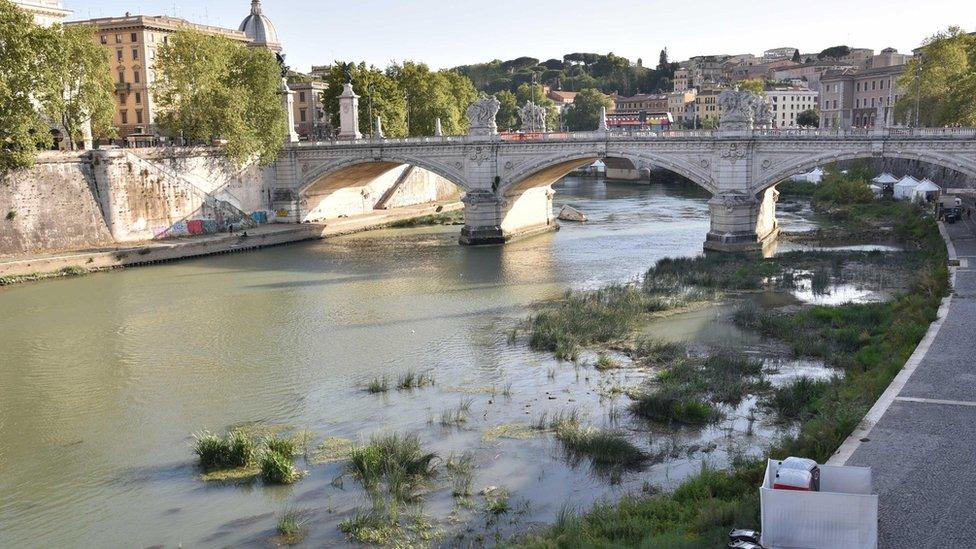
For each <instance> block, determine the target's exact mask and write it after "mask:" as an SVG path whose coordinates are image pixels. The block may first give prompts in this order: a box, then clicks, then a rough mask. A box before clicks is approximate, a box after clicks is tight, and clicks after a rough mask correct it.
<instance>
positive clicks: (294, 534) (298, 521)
mask: <svg viewBox="0 0 976 549" xmlns="http://www.w3.org/2000/svg"><path fill="white" fill-rule="evenodd" d="M307 525H308V518H307V512H305V511H301V510H297V509H291V508H286V509H285V510H284V512H282V513H281V515H279V516H278V523H277V525H276V526H275V529H276V530H277V532H278V536H280V540H281V541H282V542H283V543H284V544H285V545H297V544H299V543H301V542H302V541H303V540H304V539H305V536H306V535H307V533H308V530H307V528H306V527H307Z"/></svg>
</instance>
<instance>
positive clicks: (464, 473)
mask: <svg viewBox="0 0 976 549" xmlns="http://www.w3.org/2000/svg"><path fill="white" fill-rule="evenodd" d="M444 468H445V469H446V470H447V473H448V476H449V477H450V479H451V486H452V489H451V495H453V496H454V497H455V498H466V497H468V496H470V495H471V483H472V482H473V481H474V455H473V454H471V453H469V452H464V453H462V454H451V455H450V456H449V457H448V458H447V461H446V462H445V463H444Z"/></svg>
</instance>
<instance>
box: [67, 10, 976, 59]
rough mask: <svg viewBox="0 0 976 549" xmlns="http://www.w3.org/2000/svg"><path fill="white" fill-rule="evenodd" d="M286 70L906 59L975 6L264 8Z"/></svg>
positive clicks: (973, 19) (193, 16)
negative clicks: (727, 58) (693, 59)
mask: <svg viewBox="0 0 976 549" xmlns="http://www.w3.org/2000/svg"><path fill="white" fill-rule="evenodd" d="M63 2H64V4H65V7H66V8H68V9H72V10H74V12H75V13H74V16H73V17H72V19H88V18H90V17H104V16H112V15H122V14H123V13H124V12H125V11H131V12H133V13H137V14H145V15H159V14H167V15H173V14H174V13H175V14H176V15H178V16H179V17H183V18H186V19H189V20H191V21H193V22H198V23H207V24H211V25H220V26H224V27H233V28H237V26H238V25H239V24H240V22H241V20H242V19H243V18H244V17H245V16H246V15H247V14H248V12H249V11H250V0H205V1H192V2H191V1H188V0H125V1H119V0H63ZM263 5H264V11H265V13H266V14H267V15H268V16H269V17H271V19H272V21H274V23H275V25H276V26H277V28H278V33H279V34H280V35H281V40H282V42H283V43H284V47H285V53H286V54H287V56H288V62H289V64H290V65H292V66H293V67H294V68H296V69H299V70H307V69H308V68H309V67H310V66H311V65H312V64H316V65H318V64H327V63H331V62H332V61H334V60H336V59H341V60H346V61H349V60H357V61H358V60H365V61H367V62H370V63H374V64H379V65H385V64H386V63H387V62H389V61H391V60H403V59H411V60H418V61H424V62H426V63H428V64H429V65H431V66H432V67H435V68H441V67H452V66H456V65H461V64H467V63H473V62H480V61H489V60H491V59H496V58H498V59H511V58H515V57H519V56H523V55H527V56H531V57H538V58H540V59H542V60H545V59H549V58H551V57H562V55H564V54H566V53H571V52H577V51H579V52H594V53H607V52H611V51H612V52H614V53H616V54H617V55H623V56H625V57H629V58H630V59H632V60H636V59H637V58H639V57H640V58H643V59H644V61H645V64H647V65H653V64H656V63H657V56H658V53H659V52H660V50H661V49H662V48H664V47H667V48H668V51H669V52H670V54H671V58H672V60H682V59H686V58H688V57H690V56H693V55H701V54H711V53H729V54H736V53H755V54H760V53H762V51H763V50H765V49H769V48H774V47H780V46H792V47H797V48H800V50H801V51H803V52H804V53H808V52H817V51H820V50H822V49H824V48H826V47H829V46H834V45H838V44H847V45H850V46H856V47H866V48H873V49H875V50H876V51H877V50H881V49H882V48H885V47H888V46H892V47H895V48H897V49H898V50H899V51H902V52H908V51H910V50H911V49H912V48H914V47H916V46H918V45H919V43H920V42H921V41H922V40H923V39H924V38H925V37H926V36H929V35H931V34H932V33H934V32H936V31H937V30H939V29H942V28H945V27H947V26H949V25H960V26H962V27H964V28H966V29H968V30H974V29H976V0H883V1H881V2H866V1H856V0H819V1H798V0H747V1H736V0H691V1H674V0H672V1H669V2H663V1H658V0H615V1H613V2H605V1H594V0H588V1H584V0H558V1H557V0H476V1H469V0H454V1H447V0H410V1H402V0H401V1H395V0H352V1H350V0H342V1H340V0H265V1H264V2H263Z"/></svg>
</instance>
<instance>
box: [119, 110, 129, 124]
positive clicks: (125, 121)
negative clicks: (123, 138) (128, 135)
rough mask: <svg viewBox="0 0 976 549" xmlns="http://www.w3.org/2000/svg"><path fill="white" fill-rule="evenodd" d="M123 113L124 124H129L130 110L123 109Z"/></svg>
mask: <svg viewBox="0 0 976 549" xmlns="http://www.w3.org/2000/svg"><path fill="white" fill-rule="evenodd" d="M121 114H122V123H123V124H128V123H129V112H128V111H122V113H121Z"/></svg>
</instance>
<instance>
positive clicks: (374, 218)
mask: <svg viewBox="0 0 976 549" xmlns="http://www.w3.org/2000/svg"><path fill="white" fill-rule="evenodd" d="M463 207H464V206H463V204H462V203H460V202H450V203H437V204H421V205H417V206H404V207H402V208H396V209H392V210H377V211H375V212H371V213H368V214H363V215H357V216H352V217H344V218H340V219H330V220H328V221H323V222H320V223H306V224H290V223H287V224H278V223H272V224H269V225H261V226H258V227H253V228H250V229H247V237H244V236H243V235H241V234H240V233H233V234H227V233H220V234H213V235H200V236H185V237H178V238H167V239H165V240H153V241H149V242H134V243H131V244H129V245H125V246H118V247H111V248H98V249H90V250H76V251H69V252H61V253H46V254H37V255H30V256H13V257H0V277H7V276H9V277H13V276H26V275H32V274H45V273H56V272H58V271H60V270H61V269H64V268H68V267H82V268H84V269H86V270H100V269H112V268H117V267H127V266H134V265H145V264H149V263H157V262H162V261H172V260H176V259H183V258H187V257H198V256H202V255H213V254H222V253H232V252H241V251H246V250H252V249H256V248H263V247H267V246H276V245H279V244H287V243H291V242H300V241H303V240H314V239H319V238H326V237H330V236H339V235H344V234H350V233H355V232H360V231H366V230H369V229H374V228H379V227H382V226H384V225H389V224H390V223H394V222H396V221H400V220H405V219H413V218H416V217H423V216H427V215H433V214H435V213H437V212H438V210H440V211H443V212H450V211H454V210H459V209H461V208H463Z"/></svg>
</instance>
